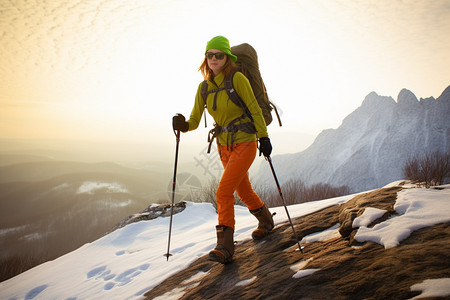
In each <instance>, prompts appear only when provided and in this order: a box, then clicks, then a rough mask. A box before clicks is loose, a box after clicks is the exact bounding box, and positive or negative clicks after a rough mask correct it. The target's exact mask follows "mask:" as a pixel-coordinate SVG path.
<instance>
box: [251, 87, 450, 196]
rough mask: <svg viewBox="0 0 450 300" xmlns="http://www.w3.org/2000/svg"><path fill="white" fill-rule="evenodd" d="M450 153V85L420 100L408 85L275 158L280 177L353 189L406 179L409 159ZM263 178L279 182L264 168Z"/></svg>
mask: <svg viewBox="0 0 450 300" xmlns="http://www.w3.org/2000/svg"><path fill="white" fill-rule="evenodd" d="M430 151H432V152H434V151H440V152H450V86H449V87H447V88H446V89H445V90H444V92H443V93H442V95H441V96H439V97H438V98H437V99H435V98H433V97H430V98H426V99H420V100H418V99H417V97H416V96H415V95H414V94H413V93H412V92H411V91H409V90H407V89H403V90H402V91H401V92H400V93H399V95H398V98H397V102H396V101H395V100H394V99H393V98H392V97H385V96H380V95H378V94H376V93H375V92H372V93H370V94H368V95H367V96H366V98H365V99H364V101H363V103H362V105H361V106H360V107H359V108H357V109H356V110H355V111H354V112H352V113H351V114H350V115H348V116H347V117H346V118H345V119H344V121H343V122H342V124H341V126H339V128H337V129H328V130H324V131H322V132H321V133H320V134H319V135H318V136H317V138H316V140H315V141H314V143H313V144H312V145H311V146H310V147H309V148H307V149H306V150H304V151H302V152H299V153H295V154H284V155H278V156H274V157H273V163H274V167H275V169H276V171H277V176H278V177H279V179H280V182H281V181H283V182H286V181H288V180H290V179H297V178H298V179H301V180H302V181H303V182H304V183H305V184H316V183H327V184H330V185H333V186H342V185H347V186H349V187H350V189H351V190H352V192H360V191H364V190H369V189H375V188H379V187H382V186H384V185H385V184H387V183H389V182H392V181H395V180H399V179H403V178H404V175H403V170H402V169H403V166H404V163H405V160H406V159H407V158H408V157H410V156H412V155H416V154H419V155H420V154H424V153H427V152H430ZM256 180H257V182H258V183H261V184H267V183H268V181H273V178H272V174H271V173H270V170H269V168H261V169H260V171H259V173H258V174H257V176H256Z"/></svg>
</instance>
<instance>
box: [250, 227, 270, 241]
mask: <svg viewBox="0 0 450 300" xmlns="http://www.w3.org/2000/svg"><path fill="white" fill-rule="evenodd" d="M271 232H272V231H269V232H267V233H266V232H265V231H263V230H261V229H255V230H254V231H253V232H252V239H253V240H255V241H259V240H262V239H263V238H265V237H266V236H268V235H269V234H270V233H271Z"/></svg>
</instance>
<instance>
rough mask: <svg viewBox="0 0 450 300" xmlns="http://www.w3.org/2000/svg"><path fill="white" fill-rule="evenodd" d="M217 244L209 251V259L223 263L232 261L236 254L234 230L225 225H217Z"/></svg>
mask: <svg viewBox="0 0 450 300" xmlns="http://www.w3.org/2000/svg"><path fill="white" fill-rule="evenodd" d="M216 234H217V246H216V248H215V249H214V250H212V251H211V252H209V260H212V261H217V262H220V263H221V264H227V263H230V262H231V261H232V260H233V254H234V241H233V235H234V230H233V228H231V227H228V226H225V225H217V226H216Z"/></svg>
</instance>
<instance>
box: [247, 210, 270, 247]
mask: <svg viewBox="0 0 450 300" xmlns="http://www.w3.org/2000/svg"><path fill="white" fill-rule="evenodd" d="M250 212H251V214H252V215H254V216H255V217H256V218H257V219H258V221H259V223H258V228H256V229H255V230H254V231H253V232H252V238H253V239H254V240H260V239H262V238H263V237H265V236H266V235H268V234H269V232H270V231H271V230H272V229H273V227H274V226H275V225H274V223H273V218H272V214H271V213H270V211H269V209H268V208H267V206H266V205H265V204H264V206H263V207H261V208H258V209H254V210H250Z"/></svg>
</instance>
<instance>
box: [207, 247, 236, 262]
mask: <svg viewBox="0 0 450 300" xmlns="http://www.w3.org/2000/svg"><path fill="white" fill-rule="evenodd" d="M209 260H210V261H215V262H219V263H221V264H224V265H225V264H229V263H231V262H232V261H233V258H232V257H228V258H226V257H224V256H223V255H222V253H220V254H219V253H217V252H216V251H214V250H213V251H211V252H209Z"/></svg>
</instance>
